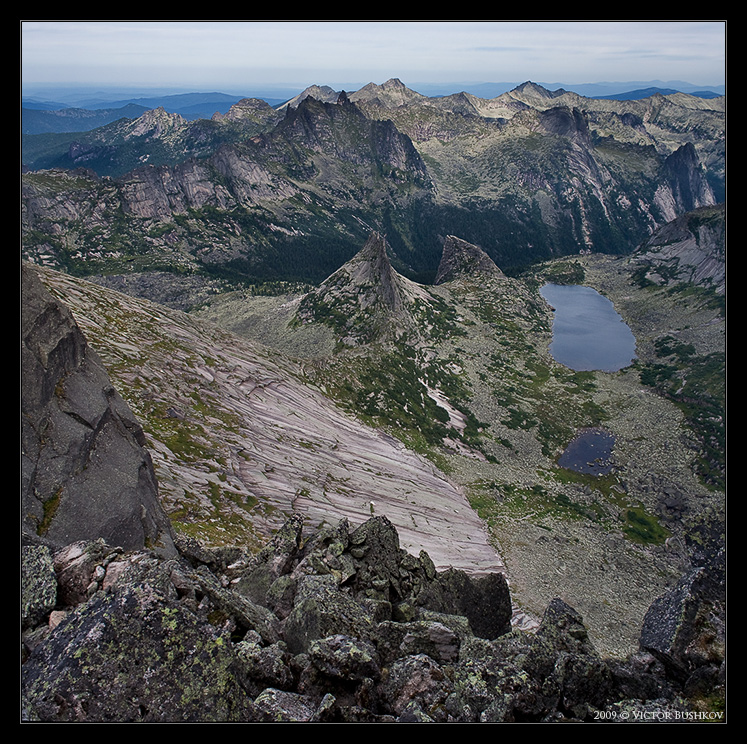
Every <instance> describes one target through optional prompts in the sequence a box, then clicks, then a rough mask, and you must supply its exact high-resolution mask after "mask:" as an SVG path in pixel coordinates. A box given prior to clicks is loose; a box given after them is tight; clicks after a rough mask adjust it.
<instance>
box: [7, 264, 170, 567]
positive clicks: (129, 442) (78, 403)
mask: <svg viewBox="0 0 747 744" xmlns="http://www.w3.org/2000/svg"><path fill="white" fill-rule="evenodd" d="M21 299H22V307H23V312H22V316H21V364H22V375H21V443H22V453H21V464H22V478H21V508H22V516H21V520H22V530H23V533H24V535H25V536H26V537H27V539H28V540H30V541H34V542H36V541H45V542H48V543H50V544H52V545H54V546H57V547H60V546H62V545H67V544H68V543H70V542H74V541H76V540H79V539H95V538H102V539H104V540H107V541H110V542H112V543H114V544H116V545H121V546H122V547H124V548H125V549H128V550H132V549H137V548H143V547H145V546H146V545H147V546H149V547H154V548H155V547H158V548H159V549H161V550H162V551H164V552H165V553H166V554H169V553H173V551H174V548H173V539H172V538H173V535H172V532H171V525H170V523H169V521H168V519H167V517H166V515H165V514H164V512H163V510H162V508H161V505H160V503H159V500H158V486H157V483H156V478H155V473H154V470H153V464H152V462H151V458H150V455H149V453H148V451H147V450H146V449H145V448H144V446H143V444H144V436H143V431H142V429H141V427H140V424H139V423H138V422H137V421H136V420H135V417H134V416H133V415H132V412H131V411H130V409H129V407H128V406H127V405H126V404H125V402H124V401H123V400H122V398H121V397H120V396H119V394H118V393H117V392H116V391H115V390H114V388H113V387H112V385H111V382H110V380H109V378H108V375H107V373H106V370H105V369H104V367H103V365H102V364H101V360H100V359H99V357H98V355H97V354H96V353H95V352H94V350H93V349H91V347H90V346H89V345H88V343H87V341H86V339H85V337H84V336H83V334H82V332H81V331H80V329H79V328H78V326H77V324H76V323H75V321H74V320H73V318H72V315H71V314H70V311H69V310H68V309H67V308H66V307H65V306H64V305H62V304H61V303H59V302H57V301H56V300H55V299H54V298H53V297H52V295H51V294H50V293H49V292H48V291H47V290H46V289H45V288H44V286H43V285H42V284H41V282H40V281H39V279H38V278H37V276H36V274H35V273H34V272H33V271H32V270H29V269H27V268H26V267H24V268H23V269H22V272H21Z"/></svg>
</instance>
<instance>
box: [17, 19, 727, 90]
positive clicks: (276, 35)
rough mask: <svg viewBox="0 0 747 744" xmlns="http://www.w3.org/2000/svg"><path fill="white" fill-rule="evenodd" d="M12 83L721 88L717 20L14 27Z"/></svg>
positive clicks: (720, 25) (722, 38) (722, 52)
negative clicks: (643, 83)
mask: <svg viewBox="0 0 747 744" xmlns="http://www.w3.org/2000/svg"><path fill="white" fill-rule="evenodd" d="M21 51H22V79H23V82H24V83H40V82H43V83H67V84H95V85H131V86H143V87H146V86H175V87H177V86H181V87H187V88H190V89H193V90H198V89H202V90H207V89H220V90H226V89H228V88H230V87H236V86H239V87H240V86H242V85H243V86H247V85H256V84H262V83H265V84H270V83H272V84H276V83H288V84H291V85H297V86H301V87H305V86H306V85H310V84H313V83H317V84H327V85H331V86H333V87H339V86H342V85H344V84H350V83H360V84H364V83H367V82H377V83H382V82H384V81H385V80H388V79H389V78H391V77H398V78H400V79H401V80H402V81H403V82H404V83H405V84H409V83H413V82H416V81H417V82H459V81H471V82H474V81H477V82H503V81H516V82H523V81H525V80H535V81H544V82H567V83H583V82H599V81H629V80H661V81H671V80H683V81H686V82H690V83H694V84H696V85H722V84H724V83H725V76H726V22H725V21H370V22H369V21H209V22H205V21H106V22H104V21H22V22H21Z"/></svg>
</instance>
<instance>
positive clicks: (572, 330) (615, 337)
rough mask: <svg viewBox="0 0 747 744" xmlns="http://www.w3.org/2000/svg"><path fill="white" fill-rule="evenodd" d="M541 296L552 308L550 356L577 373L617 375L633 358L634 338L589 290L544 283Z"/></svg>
mask: <svg viewBox="0 0 747 744" xmlns="http://www.w3.org/2000/svg"><path fill="white" fill-rule="evenodd" d="M540 293H541V294H542V297H544V299H545V300H546V302H547V303H548V304H549V305H550V306H551V307H552V308H553V309H554V311H555V312H554V313H553V329H552V330H553V340H552V343H551V344H550V353H551V354H552V356H553V358H554V359H555V360H556V361H557V362H559V363H560V364H562V365H564V366H566V367H568V368H570V369H573V370H575V371H577V372H581V371H588V370H598V371H601V372H617V371H618V370H621V369H623V368H625V367H628V366H630V364H631V363H632V362H633V360H634V359H635V336H633V333H632V331H631V330H630V328H628V326H627V324H626V323H625V322H624V321H623V319H622V318H621V317H620V315H619V314H618V313H617V311H616V310H615V308H614V305H613V304H612V303H611V302H610V301H609V300H608V299H607V298H606V297H604V296H603V295H600V294H599V292H597V291H596V290H595V289H592V288H591V287H583V286H581V285H578V284H572V285H560V284H545V286H543V287H542V288H541V289H540Z"/></svg>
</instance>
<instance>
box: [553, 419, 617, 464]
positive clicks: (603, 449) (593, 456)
mask: <svg viewBox="0 0 747 744" xmlns="http://www.w3.org/2000/svg"><path fill="white" fill-rule="evenodd" d="M614 446H615V437H614V435H613V434H612V433H611V432H609V431H605V430H604V429H584V430H583V431H581V432H579V434H578V435H577V436H576V437H575V438H574V439H573V441H571V443H570V444H569V445H568V446H567V447H566V448H565V452H563V454H562V455H561V456H560V458H559V459H558V465H560V466H561V467H563V468H568V469H569V470H575V471H576V472H577V473H589V474H591V475H606V474H607V473H609V472H610V470H611V469H612V460H611V457H612V448H613V447H614Z"/></svg>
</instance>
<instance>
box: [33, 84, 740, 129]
mask: <svg viewBox="0 0 747 744" xmlns="http://www.w3.org/2000/svg"><path fill="white" fill-rule="evenodd" d="M517 85H518V84H517V83H469V82H467V83H452V84H440V83H439V84H434V83H423V84H420V85H415V86H412V87H413V88H414V89H415V90H417V91H418V92H420V93H422V94H423V95H427V96H432V97H441V96H447V95H453V94H455V93H460V92H463V93H469V94H471V95H475V96H479V97H481V98H494V97H497V96H499V95H501V94H503V93H506V92H507V91H510V90H512V89H514V88H515V87H517ZM539 85H542V86H543V87H544V88H547V89H548V90H553V91H557V90H565V91H569V92H573V93H578V94H579V95H583V96H585V97H587V98H604V99H611V100H618V101H635V100H640V99H642V98H648V97H649V96H652V95H654V94H655V93H659V94H661V95H671V94H672V93H678V92H679V93H687V94H689V95H692V96H697V97H698V98H716V97H718V96H720V95H724V94H725V86H710V87H700V88H699V87H698V86H694V85H692V84H690V83H684V82H679V81H675V82H668V83H663V82H662V81H648V82H630V83H584V84H581V85H573V84H570V85H566V84H562V83H557V84H548V83H539ZM361 87H362V86H361ZM357 88H358V86H354V87H344V88H343V89H344V90H346V91H348V92H350V91H351V90H356V89H357ZM330 90H332V89H330ZM335 92H336V93H339V90H337V91H335ZM55 94H59V98H58V97H56V95H55ZM298 94H299V93H298V91H297V90H293V89H291V88H285V87H283V88H280V87H268V86H265V87H261V88H257V89H252V90H249V91H247V93H246V95H240V94H238V93H234V94H227V93H221V92H189V93H168V92H164V93H160V94H157V95H147V96H144V95H139V94H135V95H125V94H124V92H122V91H110V92H106V91H104V92H98V93H97V94H96V95H92V94H91V92H90V91H77V92H75V93H72V92H69V91H65V90H64V89H60V90H57V91H55V90H49V89H45V90H38V91H36V92H35V93H34V94H31V93H30V92H29V93H28V94H26V93H24V95H23V98H22V101H21V105H22V118H21V131H22V133H23V134H44V133H48V132H87V131H90V130H92V129H96V128H97V127H100V126H104V125H105V124H109V123H111V122H113V121H116V120H117V119H121V118H127V119H136V118H137V117H138V116H140V115H141V114H142V113H143V112H144V111H146V110H150V109H156V108H159V107H160V108H163V109H165V110H166V111H167V112H169V113H171V114H179V115H180V116H182V117H183V118H185V119H187V120H188V121H193V120H195V119H210V118H211V117H212V116H213V115H214V114H215V113H220V114H225V113H227V112H228V111H229V110H230V108H231V106H233V105H234V104H235V103H238V102H239V101H240V100H242V99H244V98H259V99H261V100H263V101H266V102H267V103H268V104H269V105H270V106H273V107H277V106H280V105H282V104H283V103H285V102H286V101H288V100H290V99H292V98H293V97H295V96H297V95H298Z"/></svg>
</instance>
